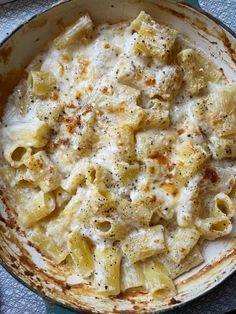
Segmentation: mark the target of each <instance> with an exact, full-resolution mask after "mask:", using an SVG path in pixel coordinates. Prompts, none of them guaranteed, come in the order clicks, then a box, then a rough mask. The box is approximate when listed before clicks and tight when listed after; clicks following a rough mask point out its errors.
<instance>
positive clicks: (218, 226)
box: [210, 220, 229, 232]
mask: <svg viewBox="0 0 236 314" xmlns="http://www.w3.org/2000/svg"><path fill="white" fill-rule="evenodd" d="M228 224H229V223H228V222H227V221H225V220H224V221H219V222H217V223H214V224H212V225H211V228H210V229H211V230H214V231H219V232H223V231H225V230H226V229H227V228H228Z"/></svg>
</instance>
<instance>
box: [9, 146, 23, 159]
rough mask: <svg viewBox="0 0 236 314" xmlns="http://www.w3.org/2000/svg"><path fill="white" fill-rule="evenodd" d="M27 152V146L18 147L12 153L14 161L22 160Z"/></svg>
mask: <svg viewBox="0 0 236 314" xmlns="http://www.w3.org/2000/svg"><path fill="white" fill-rule="evenodd" d="M25 154H26V148H25V147H17V148H16V149H15V150H14V151H13V152H12V155H11V158H12V160H14V161H20V160H22V158H23V156H24V155H25Z"/></svg>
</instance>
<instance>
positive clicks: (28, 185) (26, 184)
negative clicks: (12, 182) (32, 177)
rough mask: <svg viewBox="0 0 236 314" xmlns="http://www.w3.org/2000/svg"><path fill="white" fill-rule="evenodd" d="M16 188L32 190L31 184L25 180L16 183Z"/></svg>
mask: <svg viewBox="0 0 236 314" xmlns="http://www.w3.org/2000/svg"><path fill="white" fill-rule="evenodd" d="M17 186H19V187H20V188H32V187H34V185H33V182H31V181H27V180H20V181H19V182H18V183H17Z"/></svg>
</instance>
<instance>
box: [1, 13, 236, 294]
mask: <svg viewBox="0 0 236 314" xmlns="http://www.w3.org/2000/svg"><path fill="white" fill-rule="evenodd" d="M27 73H28V78H27V79H24V80H22V81H21V82H20V83H19V85H18V86H17V87H16V89H15V91H14V92H13V94H12V95H11V96H10V97H9V99H8V103H7V104H6V108H5V114H4V116H3V118H2V123H1V149H2V158H1V170H0V171H1V176H2V178H3V184H4V188H5V189H6V190H7V191H8V198H9V202H10V204H11V208H12V211H13V213H14V214H15V216H16V221H17V224H18V225H19V227H20V229H21V230H23V231H24V233H25V234H26V236H27V239H28V241H29V244H30V245H32V246H34V247H36V248H37V250H38V251H39V252H40V253H41V254H42V256H43V257H44V259H45V260H47V261H48V263H51V264H54V265H60V267H61V269H62V268H63V267H65V268H66V267H67V270H68V265H70V267H69V269H70V271H69V273H68V276H69V275H73V274H76V275H78V276H80V278H82V280H83V281H85V282H87V283H88V285H90V286H91V288H93V289H95V290H96V293H98V294H101V295H103V296H113V297H115V296H118V295H119V294H120V293H121V292H122V293H124V292H125V291H127V290H129V289H137V288H138V289H144V290H147V291H149V292H150V294H151V295H152V296H153V297H154V298H163V297H166V296H171V297H172V296H174V295H175V294H176V292H177V291H176V286H175V283H174V279H175V278H176V277H178V276H180V275H181V274H183V273H185V272H187V271H189V270H191V269H192V268H194V267H196V266H197V265H199V264H201V263H202V262H203V260H204V258H203V255H202V244H203V241H207V240H210V241H212V240H215V239H217V238H218V237H223V236H226V235H228V234H230V232H231V230H232V218H233V216H234V213H235V205H236V197H235V195H236V194H235V191H236V185H235V176H236V167H235V165H236V164H235V158H236V85H235V84H231V85H229V84H227V81H226V79H225V77H224V75H223V73H222V72H221V71H220V69H218V68H217V67H216V66H215V65H214V64H213V63H211V62H210V61H209V60H208V59H207V58H206V57H205V56H204V54H203V52H201V51H198V50H196V49H195V48H194V47H193V46H192V45H191V44H190V43H188V42H187V40H186V39H185V38H184V36H182V35H181V34H179V33H178V31H177V30H175V29H173V28H172V27H170V26H166V25H160V24H159V23H158V22H157V21H155V20H154V19H153V18H152V17H151V16H150V15H148V14H147V13H145V12H140V14H139V15H138V17H137V18H136V19H135V20H133V21H129V22H122V23H118V24H113V25H109V24H103V25H99V26H95V25H94V24H93V21H92V19H91V17H90V16H89V15H88V14H86V15H82V16H80V17H79V19H78V20H77V21H76V22H75V23H74V24H73V25H71V26H69V27H67V28H66V29H65V30H64V32H63V33H62V34H61V35H59V36H58V37H57V38H56V39H54V41H53V42H52V43H51V44H50V45H49V47H48V50H47V51H46V52H43V53H42V54H40V55H39V56H38V57H37V58H36V59H35V60H34V61H33V62H32V64H31V65H29V67H28V68H27Z"/></svg>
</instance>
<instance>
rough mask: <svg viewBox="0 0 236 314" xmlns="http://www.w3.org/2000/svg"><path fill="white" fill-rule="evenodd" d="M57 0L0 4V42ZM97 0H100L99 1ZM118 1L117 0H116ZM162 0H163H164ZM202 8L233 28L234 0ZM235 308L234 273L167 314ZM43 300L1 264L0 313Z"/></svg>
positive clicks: (19, 313) (39, 309)
mask: <svg viewBox="0 0 236 314" xmlns="http://www.w3.org/2000/svg"><path fill="white" fill-rule="evenodd" d="M57 1H58V0H35V1H30V0H18V1H15V2H12V3H9V4H6V5H3V6H0V41H1V40H2V39H3V38H4V37H5V35H6V34H7V33H9V32H11V31H12V30H13V29H14V28H16V27H17V26H18V25H19V24H21V23H22V22H23V21H25V20H27V19H28V18H30V17H31V16H32V15H34V14H35V13H38V12H40V10H42V9H43V8H47V7H49V6H50V5H51V4H53V3H56V2H57ZM98 1H99V0H98ZM117 1H118V0H117ZM163 1H165V0H163ZM199 2H200V4H201V6H202V8H204V9H205V10H206V11H208V12H211V13H212V14H213V15H215V16H216V17H218V18H219V19H221V20H222V21H224V22H225V23H226V24H227V25H228V26H229V27H230V28H232V29H234V30H235V31H236V18H235V15H236V0H200V1H199ZM233 309H236V275H235V276H233V277H231V278H229V279H228V280H227V281H226V282H224V283H223V284H221V285H220V286H219V287H218V288H216V289H214V290H213V291H212V292H211V293H209V294H207V295H205V296H203V297H201V298H199V299H197V300H195V301H193V302H191V303H190V304H189V305H187V306H185V307H184V308H181V309H179V310H174V311H169V312H168V313H169V314H223V313H226V312H228V311H231V310H233ZM45 313H46V308H45V305H44V302H43V300H42V299H41V298H40V297H38V296H37V295H35V294H34V293H33V292H31V291H30V290H28V289H27V288H25V287H24V286H22V285H21V284H20V283H18V282H17V281H16V280H15V279H14V278H12V277H11V276H10V275H9V274H8V273H7V272H6V271H5V270H4V269H3V268H2V267H1V266H0V314H45Z"/></svg>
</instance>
